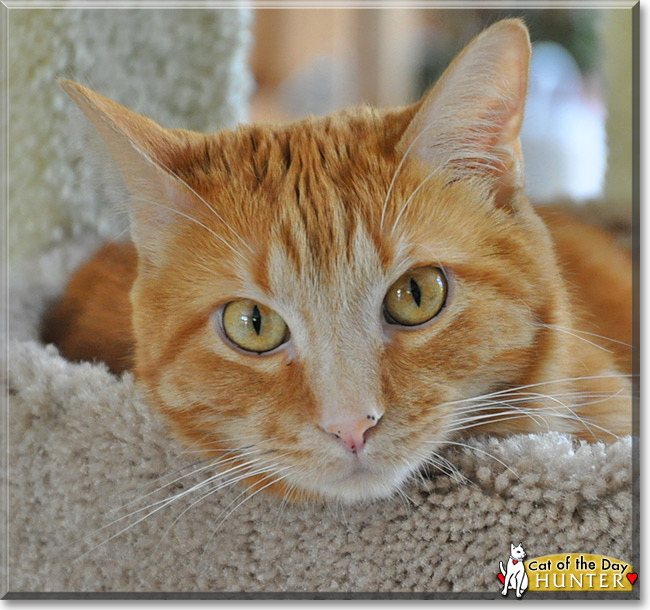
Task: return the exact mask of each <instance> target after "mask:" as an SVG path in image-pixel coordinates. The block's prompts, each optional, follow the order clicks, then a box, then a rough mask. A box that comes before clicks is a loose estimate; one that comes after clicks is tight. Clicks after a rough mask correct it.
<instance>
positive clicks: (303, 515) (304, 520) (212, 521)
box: [8, 240, 636, 597]
mask: <svg viewBox="0 0 650 610" xmlns="http://www.w3.org/2000/svg"><path fill="white" fill-rule="evenodd" d="M93 246H94V244H93V243H91V240H87V241H86V242H84V243H79V242H78V243H75V244H69V245H66V246H64V247H58V249H56V250H53V251H52V252H50V253H48V254H46V255H44V256H42V257H41V258H40V259H39V260H38V261H36V262H35V263H31V264H28V263H25V264H24V265H23V266H22V267H16V268H14V269H13V272H12V276H11V277H10V312H9V313H10V316H9V324H10V330H11V342H10V352H9V379H8V381H9V393H10V403H9V407H10V409H9V420H10V421H9V442H10V445H9V456H10V460H9V511H10V514H9V574H8V583H9V591H10V592H21V591H22V592H48V591H49V592H55V591H56V592H62V591H63V592H79V591H83V592H92V591H94V592H116V591H121V592H150V593H153V592H162V591H164V592H186V593H188V592H209V593H215V592H224V591H225V592H266V593H269V592H285V593H286V592H299V593H314V592H334V593H338V594H339V595H341V596H345V595H347V594H348V593H350V592H361V593H362V592H366V593H368V592H427V593H431V592H478V591H483V592H489V593H494V595H495V597H497V596H498V595H499V589H500V583H499V582H498V581H497V578H496V573H497V571H498V565H499V561H505V560H507V557H508V554H509V549H510V543H511V542H513V543H514V544H518V543H519V542H522V543H523V545H524V548H525V549H526V550H527V552H528V554H529V557H536V556H542V555H546V554H550V553H561V552H577V551H582V552H586V553H597V554H604V555H609V556H613V557H616V558H619V559H622V560H624V561H627V562H631V561H632V556H631V553H632V551H631V549H632V548H633V545H632V536H633V533H632V492H631V483H632V474H631V451H632V443H631V440H630V439H629V438H626V439H622V440H620V441H618V442H616V443H614V444H612V445H603V444H596V445H589V444H584V443H576V442H574V441H571V440H570V439H569V438H567V437H565V436H562V435H558V434H547V435H540V436H515V437H512V438H509V439H507V440H496V439H482V440H477V441H475V442H474V443H472V445H473V447H474V449H466V448H461V447H455V448H451V449H450V450H449V451H448V452H447V453H446V457H447V459H449V460H450V461H451V462H453V464H455V466H456V467H457V468H458V470H459V471H460V472H461V473H462V474H463V475H464V477H466V479H467V482H465V483H459V482H457V481H455V480H453V479H452V478H451V477H449V476H447V475H444V474H440V473H438V474H435V473H434V474H427V475H425V477H424V478H423V480H415V481H413V482H412V484H411V485H410V486H409V487H408V488H407V489H406V490H405V497H395V498H394V499H392V500H387V501H382V502H377V503H374V504H370V505H363V506H357V507H350V506H344V507H342V506H336V505H318V504H313V505H309V506H283V505H282V503H281V502H280V500H279V499H277V498H274V497H268V496H262V495H258V496H254V497H252V498H250V499H249V500H247V501H245V502H243V503H242V500H244V498H245V497H246V496H245V495H240V494H241V492H242V488H240V487H239V486H237V485H235V486H233V487H231V488H227V489H223V490H222V491H218V492H215V493H214V494H212V495H210V496H208V497H206V498H204V499H203V500H202V501H200V502H197V503H196V504H193V503H194V502H195V501H196V500H198V499H199V498H200V497H201V496H202V495H203V493H204V492H205V491H207V490H208V489H209V488H206V487H204V488H200V489H199V490H197V491H194V492H188V490H189V489H190V487H191V485H192V484H193V483H197V482H199V481H200V480H202V477H203V478H205V476H206V475H207V474H208V473H210V472H211V471H210V470H206V471H204V472H203V473H201V475H199V474H190V476H187V477H186V478H181V477H183V476H184V475H186V474H188V473H191V471H192V470H194V469H195V468H197V467H198V466H196V465H195V466H194V467H190V468H188V466H189V465H190V464H192V463H193V462H194V461H195V460H196V459H197V455H195V454H191V453H187V452H185V453H184V449H183V448H182V447H180V446H178V445H177V444H176V443H175V442H173V441H172V440H170V439H169V437H168V434H167V432H166V430H165V428H164V426H163V425H162V423H161V422H160V421H159V419H158V418H157V417H156V416H155V415H154V414H152V413H151V412H150V411H149V409H148V408H147V406H146V405H145V404H144V403H143V402H142V401H141V400H140V399H139V398H138V395H137V391H136V387H135V385H134V380H133V377H132V376H131V375H129V374H127V375H125V376H124V377H123V378H121V379H119V378H117V377H115V376H113V375H111V374H110V373H108V372H107V370H106V369H105V367H104V366H103V365H102V364H95V365H93V364H90V363H82V364H72V363H70V362H67V361H65V360H64V359H63V358H61V356H59V355H58V353H57V350H56V349H55V348H54V347H53V346H43V345H42V344H40V343H39V341H38V333H37V324H38V320H39V317H40V315H41V314H42V311H43V308H44V307H45V304H46V303H47V301H48V299H50V298H52V297H53V296H54V295H55V294H56V293H57V292H60V290H61V289H62V286H63V285H64V283H65V278H66V277H67V275H68V274H69V272H70V271H71V269H73V268H74V267H75V266H76V264H77V263H78V262H79V261H81V260H82V259H83V258H84V257H85V256H86V255H87V254H88V252H89V251H90V250H91V249H92V247H93ZM506 465H507V467H506ZM185 492H188V493H185ZM184 494H185V495H184ZM174 496H175V497H176V498H177V500H175V501H174V502H173V503H169V504H168V503H166V500H168V499H170V498H172V497H174ZM145 507H148V508H145ZM143 508H144V510H141V509H143ZM149 513H151V514H150V516H148V517H147V518H146V519H143V517H144V516H145V515H146V514H149ZM219 525H220V527H218V526H219ZM104 526H107V527H105V529H100V528H102V527H104ZM129 527H130V529H126V528H129ZM124 529H126V531H123V532H122V533H120V531H121V530H124ZM635 535H636V534H635ZM102 542H105V544H103V545H101V546H98V547H97V548H94V549H93V547H94V546H95V545H98V544H100V543H102Z"/></svg>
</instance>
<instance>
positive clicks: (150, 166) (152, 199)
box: [59, 80, 199, 263]
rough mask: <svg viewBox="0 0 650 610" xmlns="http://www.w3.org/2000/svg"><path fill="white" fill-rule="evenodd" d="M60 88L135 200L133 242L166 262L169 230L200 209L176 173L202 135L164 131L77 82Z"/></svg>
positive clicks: (148, 256)
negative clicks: (99, 138)
mask: <svg viewBox="0 0 650 610" xmlns="http://www.w3.org/2000/svg"><path fill="white" fill-rule="evenodd" d="M59 83H60V84H61V86H62V87H63V89H64V90H65V91H66V93H67V94H68V95H69V96H70V97H71V98H72V99H73V100H74V101H75V102H76V103H77V105H78V106H79V108H81V110H82V111H83V112H84V114H86V116H87V117H88V118H89V119H90V120H91V121H92V122H93V124H94V125H95V127H96V128H97V130H98V131H99V133H100V135H101V136H102V137H103V139H104V141H105V142H106V145H107V147H108V149H109V151H110V153H111V156H112V157H113V159H114V160H115V162H116V163H117V165H118V167H119V169H120V171H121V174H122V177H123V178H124V181H125V183H126V185H127V188H128V189H129V191H130V192H131V195H132V196H133V198H132V201H131V204H130V206H129V215H130V218H131V236H132V238H133V241H134V243H135V245H136V247H137V249H138V252H139V254H140V255H141V256H142V257H144V258H146V259H148V260H150V261H151V262H154V263H156V262H159V261H161V260H162V259H163V258H164V252H163V250H164V248H163V241H164V237H165V235H166V234H167V232H166V231H165V228H166V227H167V226H168V225H170V224H171V223H173V222H174V221H177V220H178V217H179V215H181V216H183V215H187V214H188V212H189V210H190V209H191V207H192V206H193V205H195V203H196V202H195V200H194V195H193V194H192V192H191V191H190V190H189V189H188V187H187V185H186V184H185V183H184V182H182V181H181V180H179V179H178V178H177V177H176V176H175V175H174V173H173V171H172V168H173V167H174V165H175V163H178V160H179V157H182V156H183V155H185V154H187V151H188V150H189V149H190V146H189V145H190V142H189V140H188V138H189V137H190V135H191V136H192V137H199V136H198V134H189V133H188V132H180V131H171V130H168V129H165V128H163V127H161V126H160V125H158V124H157V123H155V122H154V121H152V120H150V119H148V118H146V117H144V116H141V115H139V114H137V113H135V112H132V111H131V110H129V109H127V108H125V107H124V106H121V105H120V104H117V103H115V102H113V101H112V100H110V99H108V98H107V97H104V96H103V95H100V94H98V93H95V92H94V91H92V90H91V89H88V88H87V87H84V86H82V85H79V84H78V83H75V82H73V81H69V80H60V81H59Z"/></svg>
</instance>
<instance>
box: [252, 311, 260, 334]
mask: <svg viewBox="0 0 650 610" xmlns="http://www.w3.org/2000/svg"><path fill="white" fill-rule="evenodd" d="M252 319H253V328H254V329H255V333H256V334H257V336H258V337H259V335H260V330H261V328H262V314H260V308H259V307H258V306H257V305H255V306H253V315H252Z"/></svg>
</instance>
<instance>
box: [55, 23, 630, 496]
mask: <svg viewBox="0 0 650 610" xmlns="http://www.w3.org/2000/svg"><path fill="white" fill-rule="evenodd" d="M529 53H530V47H529V43H528V37H527V32H526V30H525V28H524V26H523V25H522V24H521V23H520V22H519V21H516V20H508V21H504V22H500V23H498V24H496V25H495V26H493V27H492V28H490V29H489V30H487V31H486V32H485V33H484V34H482V35H481V36H479V37H478V38H477V39H476V40H475V41H474V42H473V43H472V44H471V45H470V46H469V47H468V48H467V49H466V50H465V51H464V52H463V53H462V54H461V55H460V56H459V58H457V59H456V60H455V62H454V63H453V64H452V66H451V67H450V68H449V70H448V71H447V73H445V75H444V76H443V78H442V79H441V81H440V82H439V83H438V84H437V85H436V87H435V88H434V89H433V91H432V92H431V93H429V94H428V95H427V96H426V97H425V98H424V99H423V100H422V101H421V102H419V103H418V104H416V105H414V106H410V107H406V108H402V109H396V110H390V111H378V110H373V109H370V108H356V109H352V110H348V111H344V112H341V113H338V114H334V115H332V116H327V117H321V118H313V117H311V118H307V119H304V120H301V121H298V122H295V123H292V124H289V125H282V126H256V125H251V126H240V127H238V128H237V129H235V130H226V131H222V132H219V133H217V134H212V135H206V136H204V135H199V134H196V133H191V132H186V131H182V130H166V129H163V128H162V127H159V126H158V125H156V124H155V123H153V122H151V121H149V120H148V119H145V118H144V117H140V116H138V115H136V114H134V113H132V112H130V111H128V110H127V109H125V108H123V107H121V106H119V105H117V104H115V103H114V102H111V101H110V100H107V99H106V98H103V97H102V96H100V95H98V94H96V93H94V92H92V91H90V90H88V89H85V88H84V87H81V86H80V85H76V84H74V83H70V82H67V83H64V87H65V88H66V90H67V91H68V92H69V93H70V95H71V96H72V97H73V99H75V101H76V102H77V103H78V104H79V105H80V107H81V108H82V110H83V111H84V112H85V113H86V114H87V115H88V116H89V117H90V118H91V120H93V122H94V123H95V125H96V126H97V128H98V129H99V131H100V133H101V134H102V135H103V136H104V138H105V139H106V142H107V145H108V147H109V149H110V150H111V152H112V154H113V156H114V157H115V159H116V161H117V163H118V165H119V166H120V167H121V169H122V172H123V175H124V177H125V181H126V183H127V185H128V186H129V188H130V190H131V192H132V194H133V201H132V204H131V208H130V213H131V221H132V236H133V240H134V243H135V247H136V248H135V249H134V248H133V247H132V246H131V245H129V244H124V245H113V246H110V247H109V246H107V247H105V248H103V249H102V250H101V251H100V252H99V253H98V254H97V255H96V256H95V257H94V258H93V259H92V260H91V261H89V262H88V263H87V264H86V265H85V266H83V267H82V268H81V269H80V270H79V271H78V272H77V273H76V275H75V276H74V277H73V279H72V280H71V282H70V285H69V287H68V290H67V291H66V294H65V295H64V296H63V298H62V300H61V301H60V302H59V303H57V304H56V306H55V307H54V308H53V310H52V311H51V312H50V314H49V317H48V318H47V320H46V323H45V335H44V336H45V337H46V338H47V339H48V340H51V341H54V342H55V343H57V345H59V347H60V349H61V351H62V353H63V354H64V355H65V356H67V357H68V358H70V359H73V360H77V359H97V360H104V361H105V362H107V363H108V365H109V366H110V367H111V369H112V370H114V371H115V372H120V371H122V370H125V369H131V368H133V370H134V371H135V374H136V376H137V379H138V382H139V384H140V385H141V386H142V387H143V388H144V389H145V390H146V392H147V393H148V396H149V400H150V402H151V404H152V406H153V407H154V408H155V409H157V410H158V411H159V412H160V413H162V414H163V415H164V416H165V417H166V418H167V421H168V422H169V424H170V426H171V429H172V430H173V431H174V432H175V433H176V434H177V435H178V436H179V438H181V439H182V440H183V441H184V442H186V443H188V444H195V445H196V446H197V447H199V448H201V449H202V450H205V451H206V452H208V453H210V452H214V453H215V454H217V453H218V452H220V451H232V452H234V454H235V455H237V451H240V452H241V453H242V454H244V453H245V452H246V451H247V450H250V451H256V452H257V453H255V455H257V456H258V457H259V459H260V460H261V462H260V463H261V464H262V465H264V464H265V465H266V470H262V472H261V473H259V472H258V473H254V472H253V466H245V464H246V462H245V458H244V457H242V458H241V462H240V464H242V465H243V466H242V468H244V471H245V472H250V473H251V474H250V477H249V481H248V483H249V485H251V488H252V489H261V488H266V487H268V488H270V489H275V490H276V491H279V492H280V493H283V494H286V495H289V496H291V497H295V498H298V497H310V496H323V497H336V498H340V499H343V500H345V501H357V500H364V499H370V498H375V497H381V496H386V495H389V494H391V493H393V492H394V491H395V490H396V489H397V488H398V487H399V486H400V485H401V484H402V483H403V481H404V480H406V479H407V478H408V477H409V476H411V475H412V474H413V473H414V472H416V471H417V470H418V468H419V467H420V466H422V465H423V464H425V463H426V462H427V461H431V459H432V457H431V456H434V455H435V452H436V450H437V449H438V448H439V447H441V446H442V445H444V443H445V441H446V440H449V439H451V438H459V437H463V436H466V435H471V434H478V433H490V434H497V435H504V434H512V433H519V432H526V433H527V432H540V431H545V430H547V429H551V430H558V431H562V432H568V433H571V434H575V435H576V436H577V437H579V438H584V439H587V440H603V441H611V440H612V439H614V438H616V435H625V434H630V433H631V398H630V393H631V385H630V379H629V373H630V372H631V371H630V351H629V347H627V346H625V345H623V343H625V344H630V343H631V264H630V260H629V257H628V256H627V254H626V253H624V252H623V251H621V250H620V249H618V248H617V247H616V246H615V245H614V244H613V243H612V242H611V241H610V240H609V239H608V238H607V237H606V236H604V235H603V234H601V233H600V232H599V231H597V230H596V229H593V228H590V227H586V226H584V225H582V224H580V223H577V221H574V220H572V219H570V218H569V217H567V216H566V215H564V214H563V213H561V212H559V211H557V210H546V209H540V210H539V213H541V214H542V217H543V219H544V220H542V218H541V217H540V215H539V214H538V213H536V211H535V210H533V208H532V206H531V205H530V203H529V202H528V201H527V200H526V198H525V197H524V196H523V194H522V162H521V155H520V149H519V141H518V132H519V127H520V124H521V115H522V112H523V101H524V99H525V93H526V80H527V70H528V58H529ZM486 62H488V64H486ZM485 65H489V66H494V67H493V68H492V67H491V68H490V69H493V71H494V73H493V74H487V75H485V74H482V73H484V72H485ZM488 77H489V80H485V79H486V78H488ZM496 77H498V78H496ZM482 79H483V80H482ZM468 83H469V84H468ZM470 85H471V86H470ZM499 87H502V88H503V89H504V90H500V89H499ZM473 90H476V92H477V93H475V94H474V96H473V97H472V94H471V92H472V91H473ZM450 121H451V123H450ZM136 250H137V252H136ZM423 265H432V266H437V267H440V268H442V269H444V270H445V273H446V275H447V278H448V282H449V293H448V297H447V301H446V304H445V307H444V309H443V310H442V312H441V313H440V314H439V315H438V316H437V317H436V318H434V319H433V320H432V321H431V322H430V323H426V324H424V325H423V326H421V327H410V328H407V327H396V326H395V325H390V324H386V321H385V320H384V318H383V314H382V302H383V298H384V295H385V294H386V291H387V289H388V288H389V287H390V286H391V284H392V283H393V282H395V280H396V279H397V278H398V277H400V275H401V274H403V273H404V272H406V271H407V270H409V269H411V268H414V267H418V266H423ZM136 267H137V270H136ZM131 286H132V289H131V292H130V306H129V305H128V304H127V294H128V291H129V288H130V287H131ZM242 298H246V299H251V300H253V301H256V302H259V303H262V304H264V305H266V306H268V307H270V308H272V309H273V310H275V311H276V312H277V313H279V314H280V315H281V316H282V318H283V319H284V320H285V322H286V323H287V325H288V327H289V329H290V332H291V337H290V340H289V342H288V343H287V344H286V346H284V347H283V348H282V349H279V350H278V351H274V352H271V353H270V354H268V355H257V354H252V353H243V352H242V351H241V350H238V349H235V348H233V346H232V345H230V344H228V342H227V341H226V340H225V339H224V337H223V336H222V334H220V332H219V329H218V328H217V326H218V324H217V323H216V322H215V316H214V314H215V312H216V311H218V309H219V307H220V306H221V305H223V304H225V303H228V302H230V301H233V300H235V299H242ZM597 335H601V336H602V337H608V338H609V339H611V340H614V341H619V342H621V343H616V342H614V341H610V340H608V339H604V338H602V337H598V336H597ZM132 350H133V357H131V353H132ZM481 396H484V398H482V399H481V398H477V397H481ZM361 403H363V404H372V405H374V406H375V407H376V408H377V409H378V410H379V411H380V412H381V413H382V414H383V415H382V416H381V420H380V421H379V423H378V424H377V425H375V426H373V427H372V428H370V429H369V430H368V433H367V443H366V446H365V448H364V450H363V451H362V452H361V453H359V454H352V453H350V452H348V451H346V450H345V449H344V448H343V447H342V446H341V444H340V443H338V442H337V441H336V439H334V438H332V435H331V434H326V433H325V432H324V430H323V429H322V428H321V427H320V426H319V421H320V420H321V418H322V416H323V413H324V412H326V411H327V410H328V409H339V411H341V412H344V411H345V410H346V409H352V408H353V407H354V406H355V405H358V404H361ZM250 448H253V449H250ZM434 461H435V459H434ZM246 468H249V471H246V470H245V469H246Z"/></svg>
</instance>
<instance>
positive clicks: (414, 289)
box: [409, 278, 422, 307]
mask: <svg viewBox="0 0 650 610" xmlns="http://www.w3.org/2000/svg"><path fill="white" fill-rule="evenodd" d="M409 290H410V292H411V296H412V297H413V300H414V301H415V304H416V305H417V306H418V307H419V306H420V303H421V302H422V292H421V291H420V286H419V285H418V283H417V282H416V281H415V280H414V279H413V278H411V279H410V280H409Z"/></svg>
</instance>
